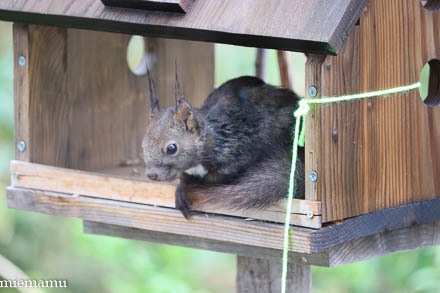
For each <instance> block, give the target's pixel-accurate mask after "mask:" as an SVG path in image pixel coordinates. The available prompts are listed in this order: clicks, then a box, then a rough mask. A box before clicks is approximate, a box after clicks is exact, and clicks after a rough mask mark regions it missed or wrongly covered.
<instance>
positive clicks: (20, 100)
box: [12, 23, 30, 161]
mask: <svg viewBox="0 0 440 293" xmlns="http://www.w3.org/2000/svg"><path fill="white" fill-rule="evenodd" d="M12 35H13V40H14V113H15V115H14V125H15V128H14V138H15V139H14V141H15V146H16V147H15V148H14V150H15V159H17V160H22V161H29V156H30V155H29V154H30V152H29V148H30V146H29V123H28V119H29V96H30V94H29V34H28V28H27V25H24V24H16V23H14V25H13V34H12ZM19 58H21V60H22V62H23V61H24V64H23V63H21V65H20V64H19ZM19 141H22V142H24V143H25V149H24V150H23V151H18V150H17V144H18V142H19Z"/></svg>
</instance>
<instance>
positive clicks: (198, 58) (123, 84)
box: [14, 24, 214, 170]
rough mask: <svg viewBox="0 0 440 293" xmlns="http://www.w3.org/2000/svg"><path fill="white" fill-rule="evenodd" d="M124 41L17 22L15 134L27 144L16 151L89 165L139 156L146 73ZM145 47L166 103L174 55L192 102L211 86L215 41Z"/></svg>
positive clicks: (58, 163) (151, 41)
mask: <svg viewBox="0 0 440 293" xmlns="http://www.w3.org/2000/svg"><path fill="white" fill-rule="evenodd" d="M129 40H130V36H128V35H121V34H113V33H98V32H92V31H82V30H74V29H71V30H66V29H62V28H55V27H45V26H36V25H29V26H26V25H18V24H16V25H15V26H14V47H15V49H14V52H15V58H16V60H15V61H16V62H15V105H16V106H15V107H16V112H15V119H16V124H15V127H16V134H15V137H16V142H18V141H20V140H23V141H25V143H26V150H25V151H24V152H17V153H16V157H17V158H20V159H23V160H28V161H31V162H36V163H44V164H50V165H55V166H62V167H69V168H75V169H80V170H90V169H97V168H105V167H112V166H118V165H119V164H121V163H123V162H125V161H127V160H130V159H135V158H138V157H140V156H141V140H142V137H143V135H144V134H145V127H146V125H147V116H148V102H147V100H148V96H147V94H148V86H147V80H146V77H145V76H136V75H134V74H132V73H131V72H130V70H129V68H128V66H127V60H126V56H127V46H128V42H129ZM146 47H147V51H148V56H149V58H150V59H151V61H150V63H151V69H152V72H153V74H154V76H155V78H156V80H157V83H158V94H159V95H160V96H161V97H162V102H163V103H162V104H163V105H164V106H165V105H170V104H172V103H173V102H174V95H173V94H171V92H172V91H173V85H174V76H175V62H176V63H177V64H178V66H179V72H185V73H186V74H181V84H182V87H183V89H184V91H185V93H186V94H187V96H188V99H189V100H190V101H191V102H193V103H194V104H195V105H200V104H201V103H202V101H203V100H204V98H205V97H206V96H207V95H208V94H209V93H210V92H211V91H212V89H213V86H214V50H213V45H212V44H204V43H196V42H186V41H179V40H163V39H147V41H146ZM20 56H23V58H25V60H27V61H26V64H25V66H20V65H19V63H18V58H19V57H20ZM195 80H198V81H199V82H200V84H198V85H197V86H195Z"/></svg>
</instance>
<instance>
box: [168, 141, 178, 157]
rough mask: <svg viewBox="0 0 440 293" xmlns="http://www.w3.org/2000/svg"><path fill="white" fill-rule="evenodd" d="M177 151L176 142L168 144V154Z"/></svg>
mask: <svg viewBox="0 0 440 293" xmlns="http://www.w3.org/2000/svg"><path fill="white" fill-rule="evenodd" d="M176 152H177V145H176V144H175V143H170V144H169V145H167V154H168V155H174V154H175V153H176Z"/></svg>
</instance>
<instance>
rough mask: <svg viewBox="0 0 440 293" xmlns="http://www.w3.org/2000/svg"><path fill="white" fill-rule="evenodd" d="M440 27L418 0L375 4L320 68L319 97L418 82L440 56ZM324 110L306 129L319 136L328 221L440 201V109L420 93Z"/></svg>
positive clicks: (437, 14)
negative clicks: (438, 30)
mask: <svg viewBox="0 0 440 293" xmlns="http://www.w3.org/2000/svg"><path fill="white" fill-rule="evenodd" d="M439 25H440V11H429V10H427V9H424V8H423V6H422V5H421V4H420V1H419V0H405V1H401V0H390V1H380V0H374V1H370V3H369V5H368V6H367V9H366V10H365V12H364V13H363V14H362V16H361V18H360V26H358V27H356V28H355V29H354V30H353V31H352V32H351V34H350V37H349V40H348V41H347V43H346V46H345V48H344V50H342V51H341V54H340V55H339V56H337V57H334V56H329V57H328V58H327V61H326V62H327V63H325V64H323V67H322V68H321V70H322V80H321V84H322V89H320V90H321V92H322V95H324V96H338V95H342V94H352V93H359V92H369V91H376V90H383V89H388V88H393V87H398V86H403V85H409V84H413V83H415V82H417V81H419V78H420V72H421V69H422V67H423V65H424V64H425V63H426V62H428V61H429V60H431V59H439V58H440V39H439V38H438V32H437V31H436V30H435V29H434V28H437V27H439ZM372 28H375V29H372ZM390 52H393V53H392V54H390ZM327 65H329V66H327ZM319 108H320V111H321V112H320V114H319V117H318V118H316V116H315V118H314V120H312V121H310V122H308V123H310V124H312V123H313V125H315V126H316V125H317V124H318V125H319V126H318V127H320V128H318V130H319V131H320V133H321V136H320V137H318V138H316V132H315V133H313V134H312V135H314V137H313V138H311V137H310V138H309V139H313V140H315V139H316V141H315V142H313V143H312V146H320V150H319V151H320V154H319V153H316V152H314V153H313V154H314V155H317V158H313V162H317V163H318V165H317V166H315V167H316V168H317V169H318V170H319V174H318V178H319V179H318V182H317V185H318V186H317V187H316V188H317V190H318V193H319V195H318V197H316V198H313V199H314V200H321V201H322V204H323V222H330V221H336V220H341V219H345V218H350V217H354V216H357V215H361V214H366V213H369V212H373V211H378V210H383V209H387V208H391V207H396V206H400V205H404V204H409V203H412V202H419V201H423V200H429V199H433V198H435V197H438V196H440V183H439V182H440V169H439V168H438V166H440V127H439V126H438V125H440V107H428V106H427V105H425V104H424V103H423V102H422V101H421V99H420V97H419V93H418V91H417V90H414V91H411V92H410V93H404V94H396V95H392V96H391V97H388V98H373V99H368V100H362V101H357V102H345V103H339V104H332V105H324V106H322V107H319ZM311 115H312V114H311ZM311 115H309V117H310V116H311ZM315 129H316V127H315ZM307 131H308V133H311V131H313V130H309V128H308V129H307ZM308 142H310V141H308ZM306 143H307V141H306ZM306 148H307V144H306ZM306 156H309V157H308V158H309V159H310V157H311V155H310V154H309V152H307V151H306ZM306 161H307V159H306ZM309 164H311V163H310V162H309ZM307 170H310V169H307ZM306 186H310V183H307V182H306ZM310 190H313V189H312V188H311V187H309V189H307V190H306V196H307V194H308V192H310ZM307 199H312V198H310V197H307Z"/></svg>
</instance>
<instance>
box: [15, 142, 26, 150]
mask: <svg viewBox="0 0 440 293" xmlns="http://www.w3.org/2000/svg"><path fill="white" fill-rule="evenodd" d="M17 149H18V151H20V152H24V151H25V150H26V143H25V142H24V141H23V140H20V141H19V142H18V143H17Z"/></svg>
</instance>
